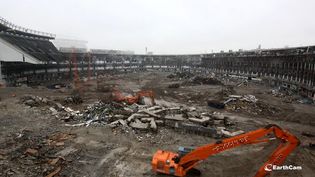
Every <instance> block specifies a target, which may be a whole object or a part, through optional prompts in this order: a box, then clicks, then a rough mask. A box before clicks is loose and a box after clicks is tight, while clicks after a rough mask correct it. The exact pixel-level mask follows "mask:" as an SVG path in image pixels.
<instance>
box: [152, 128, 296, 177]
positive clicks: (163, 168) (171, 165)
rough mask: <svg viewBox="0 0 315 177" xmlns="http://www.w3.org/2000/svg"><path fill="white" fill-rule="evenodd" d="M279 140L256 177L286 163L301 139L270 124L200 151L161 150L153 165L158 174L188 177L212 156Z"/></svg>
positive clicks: (197, 149) (156, 154)
mask: <svg viewBox="0 0 315 177" xmlns="http://www.w3.org/2000/svg"><path fill="white" fill-rule="evenodd" d="M269 134H273V135H274V138H269V137H266V135H269ZM275 138H277V139H279V140H280V144H279V145H278V147H277V148H276V150H274V151H273V153H272V154H271V155H270V156H269V158H268V160H267V162H265V163H264V164H263V165H262V166H261V167H260V169H259V170H258V172H257V173H256V175H255V177H262V176H266V175H267V174H268V173H270V172H269V171H266V170H264V168H265V166H266V165H270V164H272V165H280V164H282V163H283V162H284V160H285V159H286V157H287V156H288V155H289V154H290V153H291V152H292V151H293V150H294V149H295V148H296V147H297V146H298V145H299V140H298V139H297V138H296V137H295V136H294V135H292V134H291V133H289V132H288V131H286V130H283V129H281V128H280V127H278V126H277V125H268V126H266V127H265V128H261V129H258V130H254V131H251V132H248V133H245V134H241V135H238V136H234V137H231V138H227V139H224V140H221V141H217V142H216V143H213V144H207V145H204V146H201V147H198V148H196V149H188V150H187V149H185V148H182V149H180V151H179V153H174V152H169V151H163V150H158V151H157V152H156V153H155V154H154V156H153V159H152V162H151V163H152V169H153V171H155V172H157V173H164V174H169V175H174V176H185V175H186V174H187V172H188V171H189V170H191V169H192V168H193V167H195V166H196V165H197V164H198V163H200V162H201V161H203V160H205V159H207V158H208V157H209V156H211V155H214V154H218V153H220V152H223V151H225V150H228V149H232V148H235V147H238V146H241V145H246V144H256V143H262V142H270V141H271V140H273V139H275Z"/></svg>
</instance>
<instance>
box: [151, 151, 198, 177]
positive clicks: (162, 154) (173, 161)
mask: <svg viewBox="0 0 315 177" xmlns="http://www.w3.org/2000/svg"><path fill="white" fill-rule="evenodd" d="M194 149H195V148H193V147H182V146H180V147H179V148H178V151H177V153H173V152H169V151H162V150H159V151H157V152H156V153H155V155H154V156H153V159H152V168H153V170H154V171H156V172H159V173H164V174H171V175H174V176H184V175H185V172H184V170H183V169H182V168H180V166H179V165H178V163H179V161H180V158H181V157H183V156H185V155H186V154H188V153H190V152H191V151H193V150H194ZM198 172H199V171H198ZM198 172H195V173H194V174H199V173H200V172H199V173H198Z"/></svg>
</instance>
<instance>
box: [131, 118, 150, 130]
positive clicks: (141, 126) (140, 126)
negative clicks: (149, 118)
mask: <svg viewBox="0 0 315 177" xmlns="http://www.w3.org/2000/svg"><path fill="white" fill-rule="evenodd" d="M129 126H130V127H132V128H135V129H139V130H146V129H148V127H149V124H148V123H142V122H141V121H140V120H139V119H135V121H134V122H131V123H130V124H129Z"/></svg>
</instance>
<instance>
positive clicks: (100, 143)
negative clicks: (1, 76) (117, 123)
mask: <svg viewBox="0 0 315 177" xmlns="http://www.w3.org/2000/svg"><path fill="white" fill-rule="evenodd" d="M169 74H170V73H160V72H157V71H155V72H153V71H151V72H144V73H126V74H115V75H107V76H104V77H103V78H99V82H96V81H91V82H90V83H89V84H82V85H81V87H83V90H84V91H83V92H82V93H81V94H82V98H83V103H82V104H79V105H71V104H69V105H67V106H69V107H71V108H72V109H74V110H82V109H84V107H86V105H88V104H90V103H93V102H95V101H97V100H99V99H107V98H108V93H107V92H108V90H107V87H113V86H115V87H117V88H119V89H120V90H123V91H126V92H128V91H137V90H141V89H151V90H153V91H154V92H155V93H156V97H157V98H158V99H161V100H166V101H169V102H173V103H181V104H185V105H187V106H193V107H196V108H198V109H201V110H203V111H205V112H208V111H209V112H213V111H216V112H222V113H225V114H227V115H229V116H230V117H232V118H233V119H234V120H235V121H236V123H237V126H238V127H239V129H242V130H244V131H250V130H255V129H257V128H261V127H264V126H265V125H267V124H277V125H279V126H281V127H282V128H284V129H287V130H289V131H290V132H291V133H293V134H295V135H296V136H297V137H298V138H299V139H300V140H301V145H300V146H299V147H298V148H297V149H296V150H295V151H294V152H293V153H292V154H290V156H289V157H288V158H287V160H286V161H285V164H286V165H300V166H302V168H303V169H302V170H300V171H274V172H273V173H272V174H271V176H281V177H287V176H289V177H296V176H303V177H308V176H313V175H314V174H315V150H312V149H310V148H309V147H308V142H310V141H314V139H312V137H307V136H302V132H308V133H309V134H313V135H314V134H315V128H314V120H315V106H314V105H306V104H298V103H295V102H293V103H286V102H284V101H283V100H282V99H281V98H278V97H274V96H272V95H270V94H269V93H268V91H269V90H270V89H271V88H268V87H265V86H261V85H259V84H256V83H250V82H249V83H248V85H247V86H241V87H234V93H233V94H241V95H242V94H252V95H255V96H256V98H258V100H259V101H260V102H261V104H264V105H268V109H272V111H267V112H262V113H261V114H257V113H253V112H248V111H243V110H242V109H241V110H237V111H236V110H231V109H223V110H219V109H215V108H210V107H208V106H207V103H206V101H207V99H208V98H217V97H218V94H219V92H220V91H222V90H224V89H225V86H224V85H183V86H181V87H179V88H168V85H169V84H171V83H178V82H181V80H176V79H175V80H174V79H171V78H168V77H167V76H168V75H169ZM72 92H73V90H72V89H66V88H62V89H47V88H46V87H44V86H39V87H34V88H29V87H20V88H3V89H1V90H0V97H1V101H0V113H1V114H0V176H17V177H22V176H34V177H35V176H36V177H37V176H54V175H55V176H86V177H87V176H91V177H100V176H110V177H115V176H117V177H118V176H119V177H123V176H130V177H139V176H147V177H154V176H161V175H156V174H154V173H152V172H151V165H150V161H151V158H152V155H153V154H154V153H155V151H156V150H158V149H164V150H170V151H176V150H177V148H178V147H179V146H200V145H203V144H208V143H213V142H215V141H217V140H216V139H213V138H210V137H205V136H202V135H195V134H191V133H187V132H181V131H175V130H173V129H170V128H166V127H159V128H158V131H157V132H151V131H148V132H138V131H121V130H120V129H113V128H110V127H107V126H90V127H68V126H65V124H66V123H69V122H64V121H63V120H61V119H59V118H56V117H55V116H53V115H52V114H51V112H50V111H48V110H47V107H29V106H26V105H24V104H22V103H21V102H20V98H21V97H22V96H23V95H25V94H32V95H38V96H42V97H49V98H50V99H54V100H62V99H63V98H64V97H65V96H69V95H71V93H72ZM219 96H220V95H219ZM70 123H71V122H70ZM139 137H141V140H140V139H139ZM276 143H277V142H274V143H271V144H259V145H249V146H244V147H239V148H235V149H232V150H228V151H226V152H224V153H221V154H217V155H214V156H211V157H209V158H208V159H207V160H206V161H204V162H202V163H201V164H199V165H198V169H199V170H200V171H201V172H202V176H218V177H226V176H228V177H230V176H236V177H238V176H239V177H241V176H253V175H254V174H255V172H256V171H257V170H258V168H259V167H260V165H262V164H263V162H264V161H265V160H266V159H267V157H268V154H270V153H271V152H272V150H273V149H274V148H275V146H276Z"/></svg>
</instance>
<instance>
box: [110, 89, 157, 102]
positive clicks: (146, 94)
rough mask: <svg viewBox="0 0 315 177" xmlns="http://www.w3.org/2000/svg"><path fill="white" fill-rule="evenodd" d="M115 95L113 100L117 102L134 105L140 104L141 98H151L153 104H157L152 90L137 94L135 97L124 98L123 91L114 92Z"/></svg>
mask: <svg viewBox="0 0 315 177" xmlns="http://www.w3.org/2000/svg"><path fill="white" fill-rule="evenodd" d="M112 94H113V97H114V98H113V100H114V101H117V102H125V103H127V104H133V103H138V102H139V101H140V99H141V98H143V97H149V98H150V99H151V104H152V105H154V104H155V99H154V93H153V91H152V90H142V91H139V92H137V93H136V94H135V95H134V96H133V95H129V96H124V95H123V93H122V92H121V91H118V90H114V91H113V92H112Z"/></svg>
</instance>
